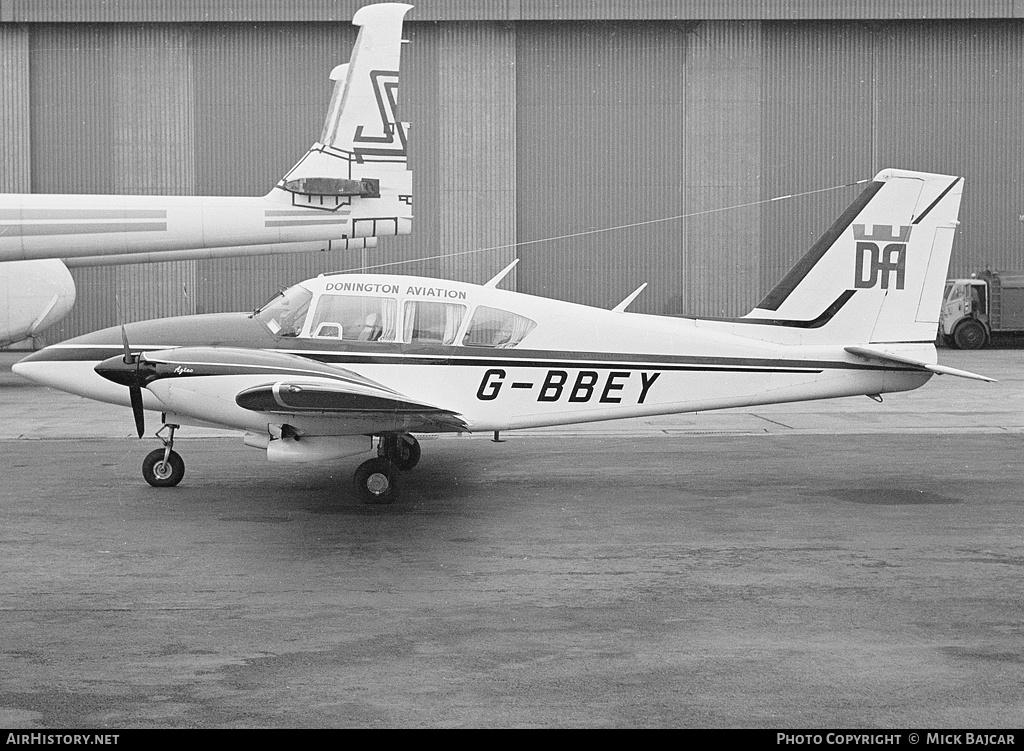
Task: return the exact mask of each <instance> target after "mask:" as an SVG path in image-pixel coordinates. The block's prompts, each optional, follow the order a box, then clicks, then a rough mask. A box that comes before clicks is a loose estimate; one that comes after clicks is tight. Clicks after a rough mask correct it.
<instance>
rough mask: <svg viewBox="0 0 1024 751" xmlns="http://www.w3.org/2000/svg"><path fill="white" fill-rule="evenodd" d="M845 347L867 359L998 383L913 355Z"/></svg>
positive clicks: (868, 348)
mask: <svg viewBox="0 0 1024 751" xmlns="http://www.w3.org/2000/svg"><path fill="white" fill-rule="evenodd" d="M843 349H845V350H846V351H847V352H849V353H850V354H851V355H856V356H857V357H862V358H864V359H865V360H875V361H877V362H882V363H898V364H900V365H909V366H911V367H915V368H919V369H920V370H930V371H931V372H932V373H938V374H939V375H952V376H957V377H959V378H971V379H973V380H975V381H988V382H989V383H996V379H995V378H989V377H988V376H983V375H978V374H977V373H971V372H970V371H968V370H958V369H957V368H950V367H947V366H945V365H937V364H935V363H930V362H924V361H923V360H915V359H914V358H912V357H906V356H904V355H894V354H891V353H889V352H886V351H885V350H880V349H874V348H872V347H844V348H843Z"/></svg>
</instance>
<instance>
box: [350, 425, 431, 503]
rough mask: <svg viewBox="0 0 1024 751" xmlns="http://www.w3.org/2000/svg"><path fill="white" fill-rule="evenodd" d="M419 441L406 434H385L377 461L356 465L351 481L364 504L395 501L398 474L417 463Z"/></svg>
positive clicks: (378, 448) (372, 460) (380, 444)
mask: <svg viewBox="0 0 1024 751" xmlns="http://www.w3.org/2000/svg"><path fill="white" fill-rule="evenodd" d="M419 461H420V442H419V441H417V440H416V439H415V438H414V437H413V436H411V435H409V434H408V433H388V434H386V435H382V436H381V437H380V441H378V443H377V458H376V459H370V460H369V461H365V462H363V463H362V464H360V465H359V468H358V469H356V473H355V476H354V478H353V479H354V480H355V483H356V487H357V488H359V492H360V493H361V494H362V496H363V501H365V502H366V503H372V504H386V503H391V502H392V501H394V500H395V498H396V494H397V491H398V474H399V472H403V471H406V470H410V469H412V468H413V467H415V466H416V465H417V464H419Z"/></svg>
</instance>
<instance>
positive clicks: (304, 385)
mask: <svg viewBox="0 0 1024 751" xmlns="http://www.w3.org/2000/svg"><path fill="white" fill-rule="evenodd" d="M235 403H236V404H237V405H238V406H239V407H242V408H243V409H249V410H253V411H254V412H269V413H271V414H280V415H298V414H313V413H315V414H318V415H332V416H338V417H348V418H350V419H352V420H358V421H359V422H370V423H372V422H374V421H376V420H379V421H380V422H381V423H382V424H383V423H390V422H391V421H393V420H394V419H395V418H396V417H401V418H402V420H403V421H404V422H406V423H411V424H420V423H422V424H423V425H425V426H429V428H430V429H431V430H436V431H453V432H458V431H464V430H467V429H468V428H467V426H466V423H465V421H463V420H462V418H461V417H459V416H458V415H457V414H456V413H454V412H452V411H450V410H446V409H442V408H440V407H435V406H433V405H431V404H424V403H422V402H417V401H414V400H411V399H408V398H406V397H404V396H403V395H402V394H399V393H398V392H396V391H392V390H391V389H388V388H385V387H383V386H379V385H376V384H371V383H370V382H367V381H365V380H364V381H362V382H361V383H356V382H352V381H339V382H337V383H324V382H319V383H315V382H309V381H302V380H291V379H289V380H284V381H275V382H273V383H266V384H263V385H260V386H253V387H251V388H247V389H244V390H243V391H240V392H239V393H238V395H237V396H236V397H235Z"/></svg>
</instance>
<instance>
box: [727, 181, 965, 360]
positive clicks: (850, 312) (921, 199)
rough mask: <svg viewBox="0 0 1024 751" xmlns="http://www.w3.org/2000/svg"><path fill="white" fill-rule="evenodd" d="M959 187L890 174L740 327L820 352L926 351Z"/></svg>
mask: <svg viewBox="0 0 1024 751" xmlns="http://www.w3.org/2000/svg"><path fill="white" fill-rule="evenodd" d="M962 191H963V179H962V178H960V177H954V176H952V175H936V174H931V173H926V172H910V171H904V170H894V169H887V170H883V171H882V172H880V173H878V175H877V176H876V177H875V178H874V180H872V181H871V183H870V184H869V185H868V186H867V188H865V190H864V191H863V192H862V193H861V195H860V196H858V197H857V199H856V200H855V201H854V202H853V203H852V204H851V205H850V207H849V208H848V209H847V210H846V211H845V212H844V213H843V214H842V216H840V217H839V219H837V220H836V222H835V223H834V224H833V225H832V227H831V228H829V230H828V231H827V232H826V233H825V234H824V235H823V236H822V237H821V238H820V239H819V240H818V241H817V242H816V243H815V244H814V245H813V246H812V247H811V249H810V250H809V251H808V252H807V254H806V255H805V256H804V257H803V258H802V259H800V261H799V262H798V263H797V264H796V266H794V267H793V268H792V269H791V270H790V272H789V273H788V274H787V275H786V276H785V278H783V280H782V281H781V282H779V284H778V285H776V287H775V288H774V289H773V290H772V291H771V292H769V293H768V295H767V296H766V297H765V298H764V299H763V300H762V301H761V302H760V303H758V305H757V307H756V308H754V310H752V311H751V312H750V313H748V314H747V315H746V316H744V318H742V319H740V320H743V321H748V322H751V323H755V322H756V323H764V324H775V325H780V326H791V327H797V328H803V329H807V330H813V329H817V330H818V336H815V337H813V338H814V339H815V340H816V341H819V342H821V343H840V342H844V343H865V344H871V343H878V344H884V343H909V342H933V341H934V340H935V333H936V330H937V328H938V321H939V310H940V307H941V303H942V291H943V288H944V286H945V281H946V276H947V273H948V270H949V256H950V251H951V249H952V245H953V235H954V232H955V230H956V227H957V225H958V224H959V222H958V221H957V215H958V213H959V210H960V197H961V193H962Z"/></svg>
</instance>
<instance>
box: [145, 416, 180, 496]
mask: <svg viewBox="0 0 1024 751" xmlns="http://www.w3.org/2000/svg"><path fill="white" fill-rule="evenodd" d="M177 427H178V426H177V425H164V426H163V427H162V428H160V430H158V431H157V433H156V437H157V438H159V439H160V440H161V441H163V444H164V447H163V448H162V449H156V450H154V451H150V452H149V453H148V454H147V455H146V458H145V459H143V460H142V476H143V477H144V478H146V482H148V483H149V484H150V485H152V486H153V487H154V488H171V487H174V486H175V485H177V484H178V483H179V482H181V478H182V477H184V476H185V461H184V460H183V459H182V458H181V456H179V455H178V452H176V451H174V450H173V448H172V447H173V446H174V431H175V430H176V429H177ZM165 430H167V431H169V435H168V436H167V438H164V437H163V436H162V435H160V434H161V433H163V432H164V431H165Z"/></svg>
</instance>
